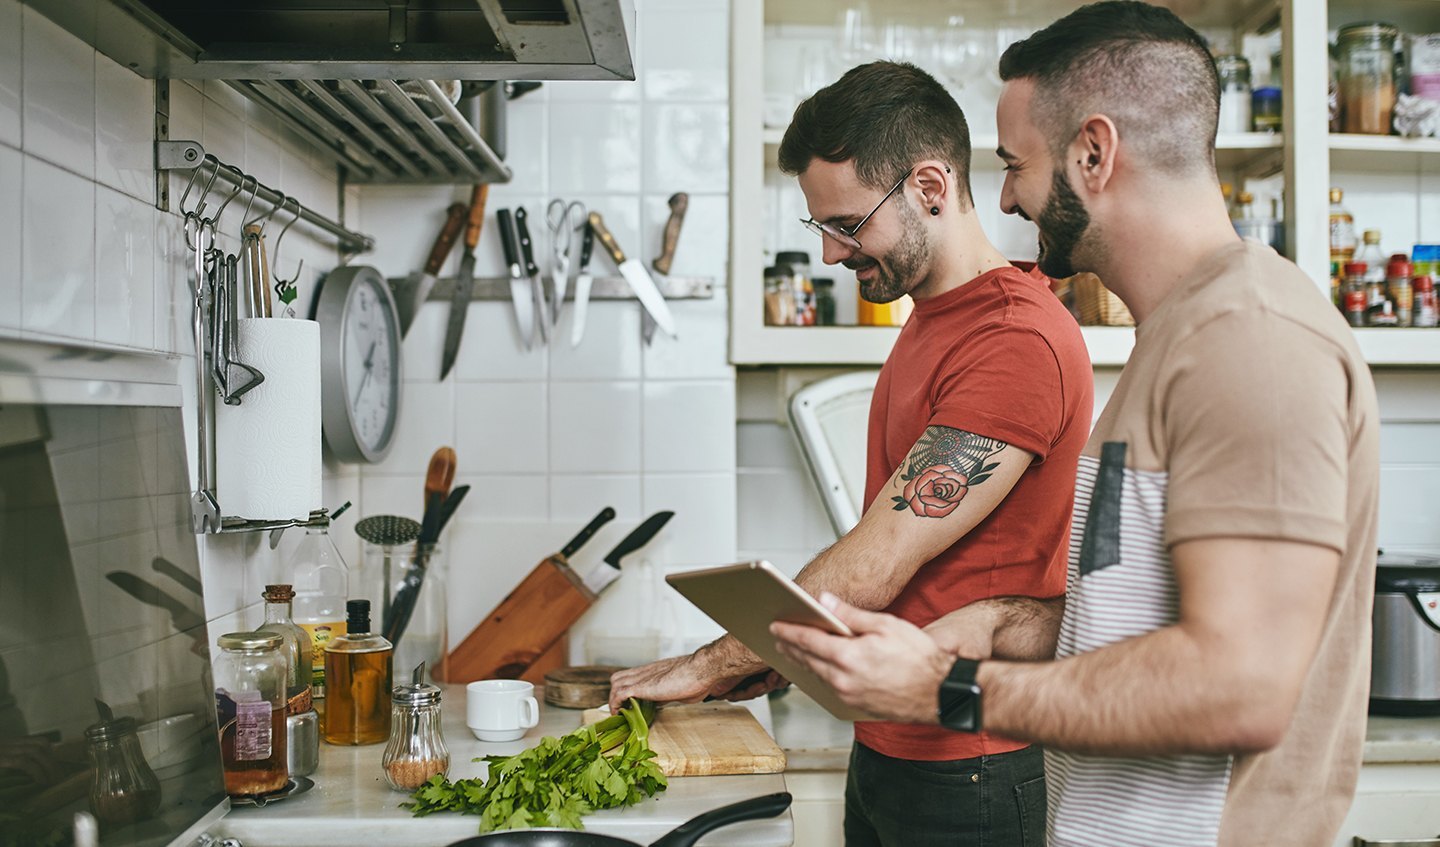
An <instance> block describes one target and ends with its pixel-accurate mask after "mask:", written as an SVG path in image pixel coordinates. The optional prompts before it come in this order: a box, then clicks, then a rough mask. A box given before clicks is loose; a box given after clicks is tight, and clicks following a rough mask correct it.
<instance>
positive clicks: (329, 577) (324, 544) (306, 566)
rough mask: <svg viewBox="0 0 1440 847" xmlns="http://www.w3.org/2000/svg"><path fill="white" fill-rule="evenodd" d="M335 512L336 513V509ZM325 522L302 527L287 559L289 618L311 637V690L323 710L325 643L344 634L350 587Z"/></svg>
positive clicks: (342, 563)
mask: <svg viewBox="0 0 1440 847" xmlns="http://www.w3.org/2000/svg"><path fill="white" fill-rule="evenodd" d="M336 514H339V512H338V511H337V512H336ZM328 529H329V527H328V525H325V524H321V525H319V526H311V527H307V528H306V529H305V539H304V540H303V541H302V542H301V543H300V546H299V547H298V548H297V549H296V550H295V555H294V556H293V557H292V558H291V559H290V565H289V572H290V573H291V574H292V578H293V579H294V580H295V582H294V586H295V600H294V608H293V612H294V614H293V617H292V619H293V620H294V621H295V623H297V624H299V626H300V628H301V629H303V630H305V632H307V633H308V634H309V636H310V651H309V652H310V656H311V660H312V662H313V664H312V666H311V670H312V672H313V676H312V677H311V680H310V691H311V695H312V697H313V698H314V701H315V710H316V711H317V712H320V713H321V714H322V716H323V714H324V711H325V645H327V644H329V643H330V640H331V639H333V638H338V637H340V636H342V635H344V634H345V598H346V595H347V593H348V592H349V590H350V576H349V570H348V569H347V568H346V567H345V559H344V557H343V556H341V555H340V551H339V550H338V549H336V547H335V542H334V541H332V540H331V538H330V534H329V532H328Z"/></svg>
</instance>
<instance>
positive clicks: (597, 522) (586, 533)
mask: <svg viewBox="0 0 1440 847" xmlns="http://www.w3.org/2000/svg"><path fill="white" fill-rule="evenodd" d="M614 519H615V510H614V509H612V508H610V507H609V506H606V507H605V508H603V509H601V510H600V514H598V515H596V516H595V517H594V518H592V519H591V520H590V523H588V524H586V525H585V528H584V529H582V530H580V531H579V532H578V533H576V534H575V537H574V538H572V539H570V543H568V544H566V545H565V546H564V547H562V548H560V558H562V559H569V558H570V557H571V556H573V555H575V554H576V553H577V552H579V551H580V548H581V547H584V546H585V542H587V541H589V540H590V539H591V538H594V537H595V533H597V532H599V531H600V527H602V526H604V525H605V524H607V523H609V522H610V521H612V520H614Z"/></svg>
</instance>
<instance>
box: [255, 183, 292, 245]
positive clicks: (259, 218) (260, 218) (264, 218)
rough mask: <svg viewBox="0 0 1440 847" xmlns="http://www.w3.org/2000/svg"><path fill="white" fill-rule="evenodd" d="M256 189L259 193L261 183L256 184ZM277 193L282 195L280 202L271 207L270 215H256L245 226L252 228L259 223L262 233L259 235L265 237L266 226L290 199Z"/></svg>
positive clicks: (282, 194)
mask: <svg viewBox="0 0 1440 847" xmlns="http://www.w3.org/2000/svg"><path fill="white" fill-rule="evenodd" d="M255 188H256V191H259V188H260V183H259V182H256V183H255ZM275 193H276V194H279V195H280V200H279V201H278V202H277V203H276V204H275V205H274V206H271V207H270V212H269V214H265V215H256V216H255V217H253V218H251V219H250V220H248V221H246V222H245V226H247V227H248V226H251V225H252V224H255V223H257V222H258V223H259V224H260V232H259V233H257V234H258V235H264V234H265V225H266V224H268V223H270V220H271V219H272V218H274V217H275V213H276V212H278V211H280V209H281V208H282V207H284V205H285V201H286V200H288V199H290V198H289V197H286V196H285V194H284V193H282V192H279V191H277V192H275Z"/></svg>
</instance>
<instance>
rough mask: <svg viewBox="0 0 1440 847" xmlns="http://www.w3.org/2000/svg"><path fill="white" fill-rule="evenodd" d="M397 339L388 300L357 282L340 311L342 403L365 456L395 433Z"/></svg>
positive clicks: (364, 282) (371, 286) (366, 283)
mask: <svg viewBox="0 0 1440 847" xmlns="http://www.w3.org/2000/svg"><path fill="white" fill-rule="evenodd" d="M398 337H399V332H398V327H397V326H396V323H395V310H394V307H393V306H392V305H391V302H390V300H389V298H388V297H386V296H385V293H384V292H382V291H380V290H378V289H377V287H376V284H375V283H374V282H372V281H371V280H368V279H362V280H359V281H357V283H356V284H355V285H354V286H352V287H351V289H350V296H349V302H348V303H347V304H346V309H345V326H344V341H343V344H344V369H345V387H346V397H345V403H346V405H347V406H348V407H349V411H350V421H351V425H352V426H353V428H354V432H355V437H356V440H358V441H359V442H360V444H361V446H362V447H363V448H364V449H365V450H366V451H367V452H370V451H379V450H380V449H381V448H382V447H384V446H385V445H386V444H387V443H388V442H389V440H390V436H391V435H392V434H393V432H394V425H395V414H394V413H395V411H396V407H397V403H396V399H397V397H398V395H399V392H400V374H399V373H398V372H397V371H398V369H397V367H396V365H397V364H398V359H397V356H396V355H395V354H396V352H397V351H396V349H395V345H396V342H397V339H398Z"/></svg>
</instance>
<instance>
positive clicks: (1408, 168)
mask: <svg viewBox="0 0 1440 847" xmlns="http://www.w3.org/2000/svg"><path fill="white" fill-rule="evenodd" d="M1437 5H1440V4H1437ZM1329 142H1330V170H1331V172H1334V171H1364V172H1367V173H1368V172H1401V173H1417V172H1420V171H1428V172H1440V139H1437V138H1401V137H1399V136H1396V135H1349V134H1342V133H1332V134H1331V135H1330V139H1329Z"/></svg>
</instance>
